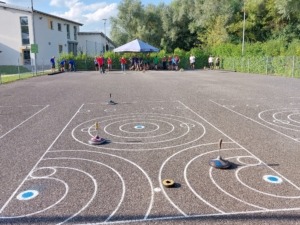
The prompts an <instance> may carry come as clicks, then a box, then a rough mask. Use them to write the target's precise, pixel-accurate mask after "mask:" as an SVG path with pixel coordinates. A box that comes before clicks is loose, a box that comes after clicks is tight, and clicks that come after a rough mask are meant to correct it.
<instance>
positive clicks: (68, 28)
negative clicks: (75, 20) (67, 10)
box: [67, 24, 71, 39]
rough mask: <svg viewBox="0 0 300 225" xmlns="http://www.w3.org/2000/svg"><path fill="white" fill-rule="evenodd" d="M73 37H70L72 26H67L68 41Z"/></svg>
mask: <svg viewBox="0 0 300 225" xmlns="http://www.w3.org/2000/svg"><path fill="white" fill-rule="evenodd" d="M70 38H71V35H70V25H69V24H67V39H70Z"/></svg>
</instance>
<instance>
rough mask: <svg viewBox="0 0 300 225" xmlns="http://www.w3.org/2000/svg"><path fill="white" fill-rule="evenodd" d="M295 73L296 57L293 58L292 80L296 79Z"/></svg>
mask: <svg viewBox="0 0 300 225" xmlns="http://www.w3.org/2000/svg"><path fill="white" fill-rule="evenodd" d="M294 73H295V56H293V67H292V78H294Z"/></svg>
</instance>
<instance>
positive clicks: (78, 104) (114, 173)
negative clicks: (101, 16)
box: [0, 70, 300, 225]
mask: <svg viewBox="0 0 300 225" xmlns="http://www.w3.org/2000/svg"><path fill="white" fill-rule="evenodd" d="M299 87H300V80H299V79H291V78H285V77H275V76H262V75H253V74H252V75H249V74H240V73H234V72H228V71H209V70H199V71H183V72H175V71H147V72H145V73H143V72H129V71H128V72H127V73H126V74H123V73H121V72H119V71H114V72H110V73H106V74H105V75H103V74H100V73H98V72H96V71H94V72H75V73H68V72H66V73H62V74H57V75H52V76H43V77H36V78H32V79H27V80H22V81H18V82H14V83H10V84H5V85H1V86H0V146H1V149H0V151H1V152H0V154H1V157H0V172H1V178H0V224H272V225H273V224H300V172H299V168H300V166H299V160H300V153H299V151H300V95H299V93H300V92H299ZM110 94H111V98H110ZM110 100H112V101H114V102H116V103H117V104H115V105H110V104H108V102H109V101H110ZM97 127H98V129H97ZM96 135H99V136H100V137H103V138H105V139H106V140H107V142H106V143H104V144H103V145H91V144H89V140H90V139H91V138H92V137H93V136H96ZM220 139H222V146H221V148H219V141H220ZM218 156H221V157H222V158H223V159H226V160H228V161H229V162H230V163H231V167H230V168H229V169H226V170H220V169H216V168H213V167H211V166H210V165H209V162H210V160H211V159H215V158H216V157H218ZM165 179H171V180H173V181H174V182H175V184H174V186H173V187H171V188H167V187H165V186H164V185H163V181H164V180H165Z"/></svg>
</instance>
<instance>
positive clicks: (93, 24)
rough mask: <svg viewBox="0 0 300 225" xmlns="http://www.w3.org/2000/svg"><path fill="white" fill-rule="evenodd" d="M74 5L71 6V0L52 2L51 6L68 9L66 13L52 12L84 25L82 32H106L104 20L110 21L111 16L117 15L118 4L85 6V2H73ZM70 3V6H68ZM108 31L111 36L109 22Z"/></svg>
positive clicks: (54, 0)
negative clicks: (62, 6) (61, 6)
mask: <svg viewBox="0 0 300 225" xmlns="http://www.w3.org/2000/svg"><path fill="white" fill-rule="evenodd" d="M72 2H73V4H69V3H70V0H52V1H51V4H60V5H62V4H63V5H64V6H65V7H67V11H65V12H64V13H59V12H52V13H51V14H54V15H56V16H59V17H63V18H66V19H70V20H73V21H76V22H79V23H82V24H84V25H83V27H81V29H80V30H82V31H83V30H84V31H102V32H103V31H104V23H103V22H104V21H103V19H109V18H110V17H111V16H116V15H117V4H116V3H112V4H108V3H105V2H100V3H92V4H89V5H85V4H84V3H83V2H80V1H78V0H73V1H72ZM66 3H68V5H66ZM106 30H107V31H108V32H107V34H109V30H110V23H109V20H107V23H106Z"/></svg>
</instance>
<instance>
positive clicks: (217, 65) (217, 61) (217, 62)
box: [215, 56, 220, 70]
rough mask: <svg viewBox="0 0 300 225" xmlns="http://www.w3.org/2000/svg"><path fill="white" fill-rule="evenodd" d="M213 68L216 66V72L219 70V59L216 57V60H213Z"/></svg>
mask: <svg viewBox="0 0 300 225" xmlns="http://www.w3.org/2000/svg"><path fill="white" fill-rule="evenodd" d="M215 66H216V69H217V70H218V69H219V68H220V58H219V57H218V56H217V57H216V60H215Z"/></svg>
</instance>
